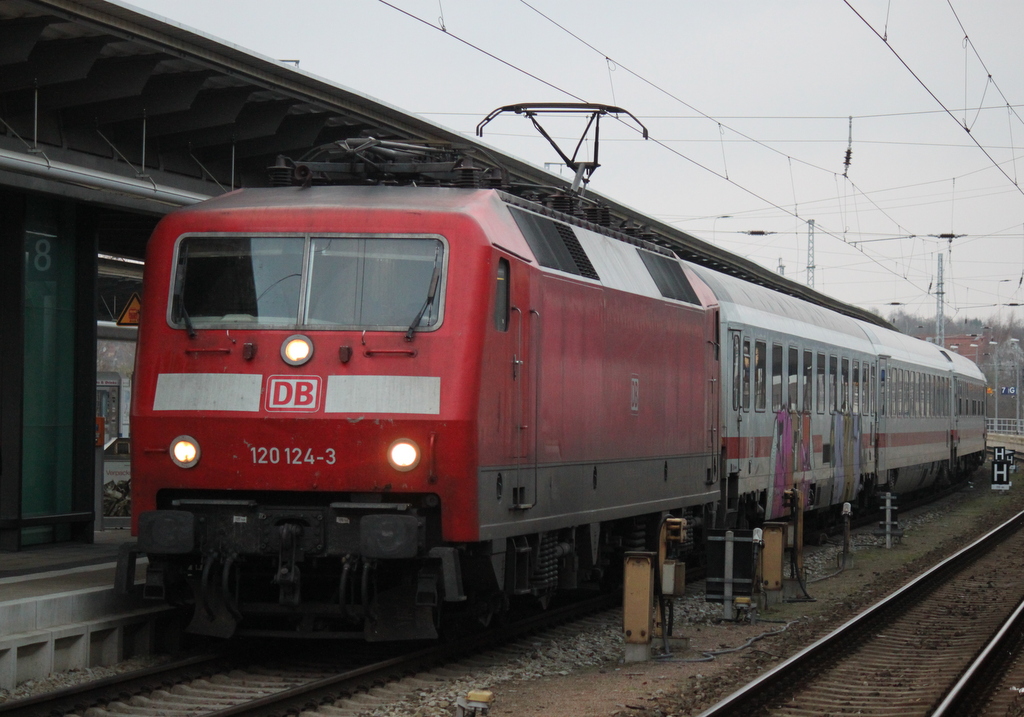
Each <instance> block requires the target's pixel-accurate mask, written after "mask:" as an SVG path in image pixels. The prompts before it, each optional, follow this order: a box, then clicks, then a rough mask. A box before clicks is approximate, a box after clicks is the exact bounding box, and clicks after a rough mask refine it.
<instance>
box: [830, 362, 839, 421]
mask: <svg viewBox="0 0 1024 717" xmlns="http://www.w3.org/2000/svg"><path fill="white" fill-rule="evenodd" d="M838 373H839V359H837V358H836V357H835V356H829V357H828V407H829V411H830V412H831V413H835V412H836V409H837V408H838V407H839V406H838V400H837V399H838V398H839V385H838Z"/></svg>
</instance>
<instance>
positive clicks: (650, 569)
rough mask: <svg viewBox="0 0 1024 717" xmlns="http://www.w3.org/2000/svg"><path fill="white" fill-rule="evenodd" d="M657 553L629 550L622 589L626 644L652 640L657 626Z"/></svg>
mask: <svg viewBox="0 0 1024 717" xmlns="http://www.w3.org/2000/svg"><path fill="white" fill-rule="evenodd" d="M656 558H657V554H656V553H645V552H630V553H626V562H625V575H624V584H623V588H622V591H623V592H622V630H623V635H624V636H625V639H626V642H627V643H634V644H643V643H647V642H650V640H651V631H652V630H653V629H654V609H653V608H654V561H655V559H656Z"/></svg>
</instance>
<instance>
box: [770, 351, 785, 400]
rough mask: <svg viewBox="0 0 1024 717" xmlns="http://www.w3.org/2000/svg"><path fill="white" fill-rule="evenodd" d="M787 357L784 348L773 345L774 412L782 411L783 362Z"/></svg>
mask: <svg viewBox="0 0 1024 717" xmlns="http://www.w3.org/2000/svg"><path fill="white" fill-rule="evenodd" d="M784 358H785V355H784V354H783V353H782V346H780V345H779V344H772V411H773V412H774V413H778V412H779V411H781V410H782V361H783V359H784Z"/></svg>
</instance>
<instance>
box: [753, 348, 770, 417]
mask: <svg viewBox="0 0 1024 717" xmlns="http://www.w3.org/2000/svg"><path fill="white" fill-rule="evenodd" d="M767 361H768V346H767V344H765V342H764V341H758V342H757V343H755V344H754V394H755V397H754V410H757V411H763V410H764V406H765V392H766V391H767V386H766V378H767V377H766V376H765V365H766V363H767Z"/></svg>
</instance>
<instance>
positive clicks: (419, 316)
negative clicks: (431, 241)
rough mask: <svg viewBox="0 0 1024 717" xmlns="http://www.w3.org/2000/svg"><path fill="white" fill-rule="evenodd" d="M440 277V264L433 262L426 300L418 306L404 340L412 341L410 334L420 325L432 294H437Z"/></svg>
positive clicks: (431, 302) (432, 296) (431, 300)
mask: <svg viewBox="0 0 1024 717" xmlns="http://www.w3.org/2000/svg"><path fill="white" fill-rule="evenodd" d="M440 278H441V266H440V265H439V264H437V263H435V264H434V273H433V274H432V275H431V277H430V288H429V289H427V300H426V301H424V302H423V306H422V307H420V312H419V313H418V314H416V318H415V319H413V320H412V323H411V324H409V330H408V331H406V332H405V340H406V341H412V335H413V333H414V332H415V331H416V327H417V326H419V325H420V321H422V320H423V315H424V314H425V313H427V309H429V308H430V305H431V304H433V303H434V296H435V295H436V294H437V283H438V279H440Z"/></svg>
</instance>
